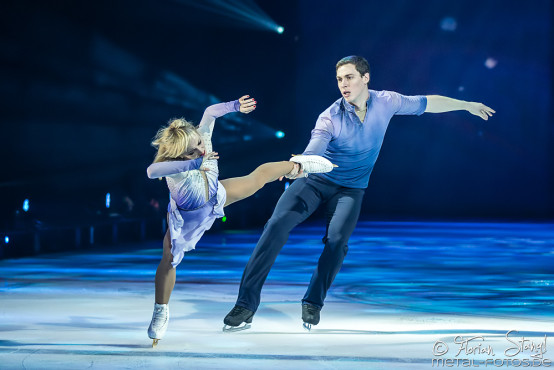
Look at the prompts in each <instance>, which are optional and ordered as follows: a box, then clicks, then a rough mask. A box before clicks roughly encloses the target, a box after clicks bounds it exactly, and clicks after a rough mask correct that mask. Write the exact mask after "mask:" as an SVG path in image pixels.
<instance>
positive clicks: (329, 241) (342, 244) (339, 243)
mask: <svg viewBox="0 0 554 370" xmlns="http://www.w3.org/2000/svg"><path fill="white" fill-rule="evenodd" d="M323 242H324V243H325V246H326V247H327V248H329V249H330V250H331V251H332V252H333V253H339V254H342V255H343V256H346V253H348V238H345V237H344V236H342V235H340V234H336V235H329V236H328V237H327V238H324V240H323Z"/></svg>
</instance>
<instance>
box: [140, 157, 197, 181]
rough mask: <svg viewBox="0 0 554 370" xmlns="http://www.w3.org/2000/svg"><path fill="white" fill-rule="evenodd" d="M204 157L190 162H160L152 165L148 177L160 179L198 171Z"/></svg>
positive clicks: (147, 171)
mask: <svg viewBox="0 0 554 370" xmlns="http://www.w3.org/2000/svg"><path fill="white" fill-rule="evenodd" d="M202 159H203V157H199V158H196V159H192V160H188V161H168V162H158V163H152V164H151V165H150V166H148V168H147V169H146V173H147V174H148V177H149V178H151V179H157V178H160V177H165V176H170V175H175V174H176V173H179V172H186V171H192V170H197V169H199V168H200V166H201V165H202Z"/></svg>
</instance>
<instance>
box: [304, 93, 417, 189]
mask: <svg viewBox="0 0 554 370" xmlns="http://www.w3.org/2000/svg"><path fill="white" fill-rule="evenodd" d="M426 108H427V98H426V97H425V96H422V95H416V96H405V95H401V94H398V93H396V92H394V91H375V90H369V99H368V101H367V113H366V116H365V119H364V121H363V122H361V121H360V119H359V118H358V116H357V115H356V112H355V110H354V106H353V105H352V104H350V103H348V102H347V101H346V100H344V98H340V99H339V100H337V101H336V102H334V103H333V104H332V105H331V106H330V107H329V108H327V109H326V110H325V111H324V112H323V113H321V114H320V115H319V118H318V119H317V122H316V124H315V128H314V129H313V130H312V137H311V139H310V142H309V144H308V146H307V147H306V150H305V151H304V153H303V154H318V155H321V156H323V157H325V158H327V159H328V160H330V161H331V162H333V163H334V164H336V165H338V167H337V168H335V169H334V170H333V171H331V172H328V173H324V174H318V175H317V176H321V177H323V178H325V179H327V180H329V181H331V182H333V183H335V184H337V185H340V186H345V187H349V188H361V189H364V188H366V187H367V184H368V183H369V176H370V175H371V171H372V170H373V166H374V165H375V161H376V160H377V157H378V155H379V151H380V150H381V145H382V144H383V139H384V138H385V132H386V131H387V127H388V125H389V122H390V119H391V118H392V116H394V115H395V114H403V115H406V114H415V115H420V114H422V113H423V112H425V109H426ZM311 176H313V175H311Z"/></svg>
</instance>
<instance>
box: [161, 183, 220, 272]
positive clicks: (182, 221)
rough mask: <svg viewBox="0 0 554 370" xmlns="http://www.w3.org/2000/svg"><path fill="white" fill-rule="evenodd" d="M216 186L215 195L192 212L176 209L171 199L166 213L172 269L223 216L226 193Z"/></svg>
mask: <svg viewBox="0 0 554 370" xmlns="http://www.w3.org/2000/svg"><path fill="white" fill-rule="evenodd" d="M217 185H218V186H217V193H216V194H215V195H214V196H213V197H212V198H211V199H210V200H209V201H208V202H207V203H206V204H205V205H204V206H202V207H200V208H198V209H195V210H192V211H186V210H183V209H180V208H178V207H177V204H176V203H175V201H174V200H173V199H171V201H170V203H169V206H168V210H167V212H168V224H169V225H168V226H169V233H170V234H171V254H172V255H173V261H172V262H171V264H172V265H173V267H177V265H179V263H181V260H182V259H183V257H184V256H185V253H186V252H188V251H190V250H193V249H194V248H195V247H196V243H198V241H199V240H200V238H201V237H202V235H204V232H206V230H209V229H210V228H211V227H212V225H213V223H214V221H215V219H216V218H221V217H223V216H225V213H224V212H223V206H224V205H225V200H226V198H227V193H226V191H225V188H224V187H223V185H222V184H221V182H219V181H218V184H217Z"/></svg>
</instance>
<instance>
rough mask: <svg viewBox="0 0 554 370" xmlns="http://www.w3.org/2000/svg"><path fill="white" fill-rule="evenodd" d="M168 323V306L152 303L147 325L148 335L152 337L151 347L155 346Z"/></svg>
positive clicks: (162, 335)
mask: <svg viewBox="0 0 554 370" xmlns="http://www.w3.org/2000/svg"><path fill="white" fill-rule="evenodd" d="M168 323H169V306H168V305H167V304H157V303H154V313H153V314H152V322H150V326H149V327H148V336H149V337H150V338H151V339H153V340H154V341H153V342H152V347H156V345H157V344H158V341H159V340H160V339H162V338H163V337H164V335H165V332H166V330H167V324H168Z"/></svg>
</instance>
